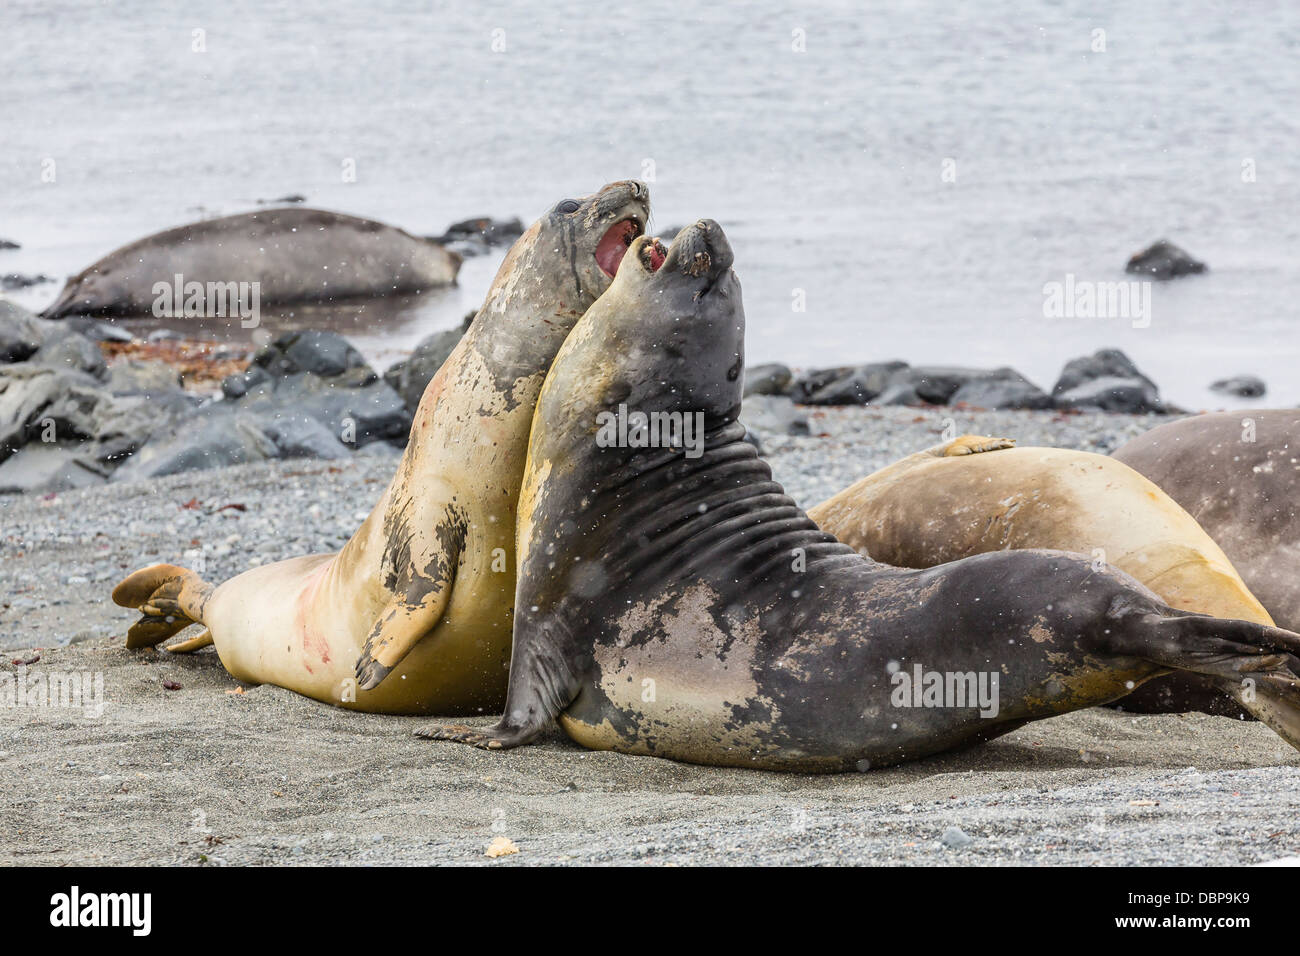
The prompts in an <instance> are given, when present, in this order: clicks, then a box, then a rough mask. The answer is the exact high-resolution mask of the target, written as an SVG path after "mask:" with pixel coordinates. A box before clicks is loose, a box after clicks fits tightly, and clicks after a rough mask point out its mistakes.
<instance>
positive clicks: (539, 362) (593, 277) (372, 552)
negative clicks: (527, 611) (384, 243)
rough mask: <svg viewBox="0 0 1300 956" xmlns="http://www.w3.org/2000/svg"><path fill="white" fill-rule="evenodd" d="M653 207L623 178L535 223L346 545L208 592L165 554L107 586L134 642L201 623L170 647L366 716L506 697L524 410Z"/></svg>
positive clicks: (483, 703)
mask: <svg viewBox="0 0 1300 956" xmlns="http://www.w3.org/2000/svg"><path fill="white" fill-rule="evenodd" d="M648 216H649V190H648V189H647V188H646V187H645V186H644V185H642V184H641V183H636V182H622V183H614V184H612V185H609V186H606V187H605V188H604V189H602V190H601V191H600V192H599V193H597V194H595V195H594V196H589V197H587V198H585V199H583V200H581V201H579V200H565V201H564V202H561V203H560V204H559V205H557V206H556V207H555V208H554V209H552V210H551V211H550V212H549V213H547V214H546V215H545V216H543V217H542V218H541V219H540V220H538V221H537V222H536V223H534V224H533V226H532V228H531V229H529V230H528V231H527V232H526V233H525V234H524V235H523V236H522V237H521V238H520V239H519V240H518V241H517V242H516V243H515V244H514V246H513V247H512V248H511V250H510V252H509V253H508V255H507V256H506V259H505V262H504V263H502V265H501V269H500V271H499V272H498V273H497V276H496V279H495V281H494V282H493V284H492V288H491V290H490V291H489V292H488V295H487V299H486V301H485V302H484V304H483V307H482V308H481V309H480V310H479V312H478V314H477V316H476V317H475V319H474V321H473V323H472V324H471V326H470V328H469V331H468V332H467V333H466V335H465V337H464V339H462V340H461V343H460V345H459V346H457V348H456V350H455V351H454V352H452V354H451V356H450V357H449V358H448V359H447V361H446V363H444V365H443V366H442V368H441V369H440V370H439V372H438V374H437V375H436V376H434V378H433V380H432V381H431V382H430V383H429V385H428V387H427V388H426V389H425V392H424V396H423V398H422V399H421V401H420V406H419V408H418V409H417V411H416V414H415V423H414V424H413V426H412V428H411V438H410V443H409V444H408V445H407V448H406V453H405V454H404V455H403V457H402V460H401V462H400V463H399V465H398V468H397V474H396V476H395V477H394V478H393V481H392V483H391V484H390V485H389V487H388V490H387V491H386V492H385V493H384V495H383V497H382V498H381V499H380V500H379V503H378V504H377V505H376V506H375V509H374V510H373V511H372V512H371V514H370V517H369V518H367V519H366V521H365V523H364V524H362V526H361V528H360V529H359V530H358V531H357V532H356V533H355V534H354V535H353V536H352V540H351V541H349V542H348V544H347V545H346V546H345V547H344V548H343V550H342V551H341V552H339V553H338V554H318V555H311V556H308V557H301V558H293V559H291V560H288V561H281V562H279V563H277V564H272V565H268V566H267V567H262V568H255V569H253V570H251V571H247V572H245V573H243V574H241V575H239V576H238V577H235V578H232V579H231V580H229V581H227V582H225V583H224V584H222V585H221V586H219V587H216V588H213V587H212V586H211V585H210V584H207V583H205V582H203V581H201V580H200V579H199V578H198V576H197V575H195V574H194V573H193V572H191V571H186V570H184V569H182V568H178V567H175V566H173V565H165V564H164V565H157V566H155V567H151V568H146V569H144V570H142V571H137V572H136V573H134V574H132V575H131V576H130V577H128V578H127V579H126V580H124V581H123V582H122V583H121V584H119V585H118V586H117V588H116V589H115V590H114V591H113V600H114V601H116V602H117V603H118V604H120V605H122V606H124V607H133V608H139V609H140V610H141V611H142V612H143V613H144V615H145V616H144V617H143V618H142V619H141V620H140V621H139V622H138V623H136V624H135V625H134V626H133V627H132V628H131V630H130V632H129V633H128V635H127V646H128V647H140V646H144V645H152V644H157V643H158V642H160V641H163V640H165V639H167V638H168V637H170V636H171V635H173V634H175V633H177V632H178V631H180V630H181V629H182V628H184V627H185V626H187V625H189V624H190V623H192V622H199V623H202V624H206V625H207V626H208V628H209V634H207V635H200V636H199V637H197V638H194V639H193V640H191V641H187V642H185V643H184V644H182V645H180V646H178V647H173V648H172V649H173V650H192V649H194V648H195V647H200V646H203V645H204V644H206V643H210V642H215V643H216V646H217V653H218V654H219V655H220V656H221V662H222V663H223V664H224V665H225V666H226V668H227V670H229V671H230V673H231V674H233V675H234V676H235V677H237V678H239V679H240V680H243V681H249V682H251V683H271V684H279V685H280V686H282V687H288V688H290V689H291V690H295V691H298V692H299V693H301V694H306V695H307V696H309V697H315V698H316V699H317V700H323V701H327V702H329V703H334V704H342V705H343V706H345V707H349V708H353V709H356V710H365V711H375V712H385V713H443V714H446V713H474V712H476V711H481V710H482V709H485V708H496V707H499V706H500V705H501V700H502V695H503V693H504V691H505V685H506V667H507V664H508V661H509V654H510V628H511V613H512V605H513V598H514V582H515V577H514V571H515V567H514V533H515V509H516V504H517V501H518V498H519V485H520V482H521V481H522V479H523V469H524V462H525V453H526V451H527V445H528V429H529V426H530V424H531V422H532V418H533V406H534V404H535V403H536V400H537V393H538V391H539V389H540V388H541V386H542V381H543V379H544V377H545V375H546V370H547V369H548V368H549V367H550V364H551V360H552V359H553V358H554V357H555V353H556V352H557V351H558V350H559V348H560V345H561V343H562V342H563V341H564V338H565V336H566V335H568V333H569V331H570V330H571V329H572V328H573V324H574V322H576V321H577V319H578V318H579V317H580V316H581V315H582V314H583V312H585V311H586V310H587V308H588V307H589V306H590V305H591V304H592V303H593V302H594V301H596V298H597V297H598V296H599V295H600V294H601V293H602V292H603V291H604V290H605V288H606V287H607V286H608V285H609V282H610V280H611V279H612V277H613V275H614V272H615V271H616V270H617V268H618V263H619V261H620V259H621V258H622V255H623V253H624V252H625V251H626V249H627V244H628V243H630V242H631V241H632V239H633V238H634V237H635V236H637V235H640V233H641V232H642V230H643V229H644V227H645V223H646V221H647V219H648ZM385 678H387V679H386V680H385Z"/></svg>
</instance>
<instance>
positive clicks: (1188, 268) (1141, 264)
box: [1124, 239, 1205, 279]
mask: <svg viewBox="0 0 1300 956" xmlns="http://www.w3.org/2000/svg"><path fill="white" fill-rule="evenodd" d="M1124 271H1125V272H1132V273H1135V274H1137V275H1147V276H1151V277H1152V278H1154V279H1174V278H1177V277H1178V276H1185V275H1192V274H1194V273H1198V272H1204V271H1205V263H1204V262H1198V261H1197V260H1195V259H1193V258H1192V257H1191V256H1190V255H1188V254H1187V253H1186V252H1185V251H1183V250H1182V249H1180V248H1178V247H1177V246H1176V245H1174V244H1173V243H1172V242H1170V241H1169V240H1167V239H1161V240H1160V241H1158V242H1156V243H1153V244H1152V245H1150V246H1148V247H1147V248H1145V249H1143V250H1142V251H1141V252H1139V253H1137V254H1136V255H1134V256H1133V257H1132V258H1130V259H1129V261H1128V265H1127V266H1125V267H1124Z"/></svg>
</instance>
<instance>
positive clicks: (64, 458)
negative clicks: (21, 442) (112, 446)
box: [0, 442, 108, 494]
mask: <svg viewBox="0 0 1300 956" xmlns="http://www.w3.org/2000/svg"><path fill="white" fill-rule="evenodd" d="M107 480H108V470H107V469H106V468H104V467H103V466H101V465H99V464H97V463H96V462H95V461H93V460H92V459H90V458H88V457H87V456H85V455H83V454H82V453H81V452H80V451H78V450H77V449H76V448H73V447H68V446H65V445H60V444H55V443H48V444H47V443H44V442H36V443H34V444H31V445H28V446H27V447H26V448H23V449H22V450H21V451H19V452H18V453H17V454H15V455H13V456H11V457H10V458H8V459H6V460H5V461H4V462H3V463H0V494H21V493H28V492H37V493H49V492H52V491H70V490H72V489H73V488H86V487H89V486H90V485H98V484H103V483H104V482H105V481H107Z"/></svg>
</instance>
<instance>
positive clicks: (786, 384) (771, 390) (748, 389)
mask: <svg viewBox="0 0 1300 956" xmlns="http://www.w3.org/2000/svg"><path fill="white" fill-rule="evenodd" d="M793 381H794V374H793V373H792V372H791V371H790V368H789V366H786V365H782V364H781V363H779V362H769V363H768V364H766V365H754V366H751V367H750V368H747V369H745V394H746V395H785V394H787V393H788V392H789V391H790V385H791V383H792V382H793Z"/></svg>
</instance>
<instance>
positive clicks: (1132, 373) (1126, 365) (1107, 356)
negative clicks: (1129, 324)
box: [1052, 349, 1156, 396]
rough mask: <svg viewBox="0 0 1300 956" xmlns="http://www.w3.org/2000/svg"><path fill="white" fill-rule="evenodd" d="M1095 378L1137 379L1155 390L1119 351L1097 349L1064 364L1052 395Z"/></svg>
mask: <svg viewBox="0 0 1300 956" xmlns="http://www.w3.org/2000/svg"><path fill="white" fill-rule="evenodd" d="M1097 378H1131V379H1137V380H1138V381H1141V382H1143V383H1145V384H1146V385H1148V386H1150V387H1151V388H1152V389H1153V390H1155V388H1156V383H1155V382H1153V381H1151V379H1149V378H1147V377H1146V376H1145V375H1143V374H1142V373H1141V372H1140V371H1138V367H1137V366H1136V365H1134V364H1133V360H1132V359H1130V358H1129V357H1128V356H1127V355H1125V354H1124V353H1123V352H1121V351H1120V350H1119V349H1099V350H1098V351H1096V352H1094V353H1092V354H1091V355H1085V356H1082V357H1080V358H1076V359H1070V361H1068V362H1066V363H1065V368H1063V369H1061V376H1060V378H1058V379H1057V380H1056V384H1055V385H1054V386H1052V395H1053V396H1057V395H1062V394H1064V393H1065V392H1068V391H1069V390H1070V389H1073V388H1076V387H1078V386H1079V385H1082V384H1083V383H1085V382H1090V381H1092V380H1093V379H1097Z"/></svg>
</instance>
